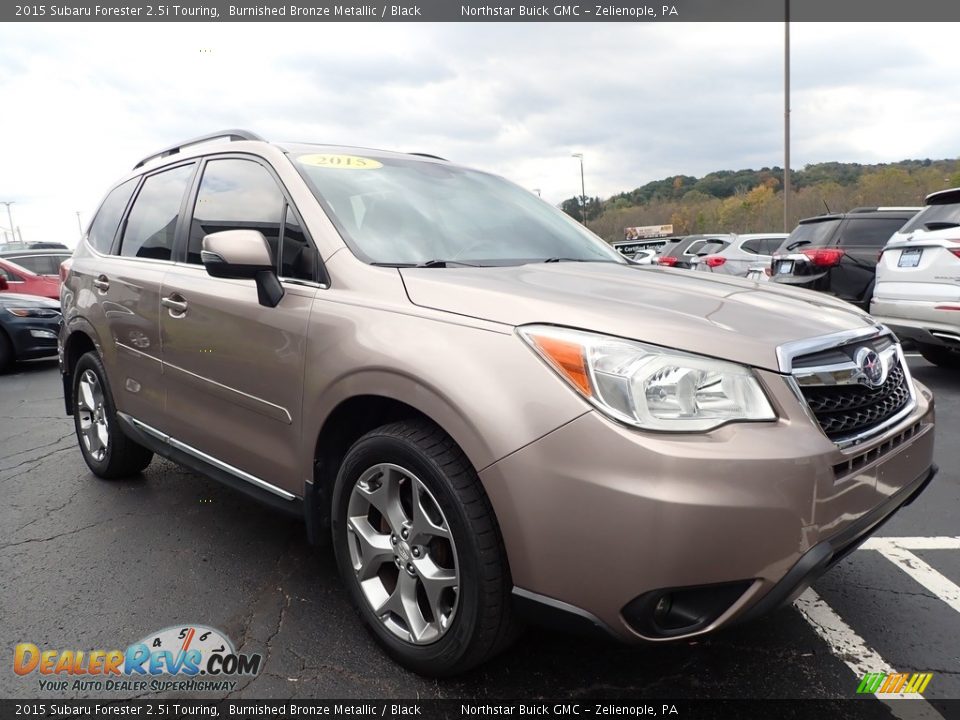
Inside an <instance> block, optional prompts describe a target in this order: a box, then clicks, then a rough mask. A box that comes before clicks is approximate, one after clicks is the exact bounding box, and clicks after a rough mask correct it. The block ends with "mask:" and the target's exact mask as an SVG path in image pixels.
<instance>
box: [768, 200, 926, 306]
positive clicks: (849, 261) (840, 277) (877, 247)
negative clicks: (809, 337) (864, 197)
mask: <svg viewBox="0 0 960 720" xmlns="http://www.w3.org/2000/svg"><path fill="white" fill-rule="evenodd" d="M919 210H920V208H918V207H907V208H904V207H899V208H889V207H871V208H856V209H854V210H851V211H850V212H846V213H831V214H829V215H819V216H817V217H812V218H807V219H805V220H801V221H800V224H799V225H797V227H796V228H795V229H794V231H793V232H792V233H790V235H789V237H787V239H786V240H785V241H784V242H783V244H782V245H781V246H780V248H778V249H777V250H776V251H775V252H774V258H773V264H772V265H771V272H772V279H773V280H774V281H775V282H778V283H783V284H786V285H792V286H794V287H802V288H807V289H809V290H820V291H822V292H827V293H830V294H831V295H834V296H835V297H838V298H840V299H841V300H846V301H847V302H849V303H852V304H854V305H856V306H857V307H859V308H860V309H861V310H868V309H869V306H870V298H871V297H872V295H873V288H874V278H875V276H876V268H877V259H878V258H879V256H880V251H881V250H882V249H883V246H884V245H885V244H886V242H887V241H888V240H889V239H890V237H891V236H892V235H893V234H894V233H895V232H897V231H898V230H899V229H900V228H902V227H903V226H904V224H906V223H907V222H909V221H910V219H911V218H913V216H914V215H916V214H917V212H919Z"/></svg>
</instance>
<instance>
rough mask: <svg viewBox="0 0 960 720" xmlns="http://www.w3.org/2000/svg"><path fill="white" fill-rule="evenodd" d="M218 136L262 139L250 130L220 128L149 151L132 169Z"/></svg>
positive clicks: (237, 138)
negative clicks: (218, 130)
mask: <svg viewBox="0 0 960 720" xmlns="http://www.w3.org/2000/svg"><path fill="white" fill-rule="evenodd" d="M220 138H226V139H228V140H230V141H231V142H232V141H234V140H260V141H263V138H262V137H260V136H259V135H257V134H256V133H252V132H250V131H249V130H221V131H220V132H215V133H210V134H209V135H201V136H200V137H195V138H192V139H190V140H186V141H184V142H181V143H177V144H176V145H171V146H170V147H167V148H164V149H163V150H160V151H158V152H155V153H151V154H150V155H147V156H146V157H145V158H144V159H143V160H141V161H140V162H138V163H137V164H136V165H134V166H133V169H134V170H136V169H137V168H139V167H143V166H144V165H146V164H147V163H148V162H149V161H150V160H153V159H154V158H165V157H170V156H171V155H176V154H177V153H178V152H180V151H181V150H183V149H184V148H186V147H189V146H191V145H198V144H199V143H202V142H207V141H208V140H219V139H220Z"/></svg>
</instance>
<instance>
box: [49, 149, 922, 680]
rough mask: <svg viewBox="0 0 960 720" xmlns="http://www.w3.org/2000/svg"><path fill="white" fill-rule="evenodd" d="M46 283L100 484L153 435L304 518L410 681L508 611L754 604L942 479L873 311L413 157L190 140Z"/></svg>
mask: <svg viewBox="0 0 960 720" xmlns="http://www.w3.org/2000/svg"><path fill="white" fill-rule="evenodd" d="M62 274H63V276H64V283H63V289H62V305H63V315H64V323H63V330H62V335H61V339H60V361H61V369H62V373H63V385H64V394H65V401H66V410H67V412H68V413H69V414H71V415H73V417H74V419H75V422H76V432H77V438H78V440H79V446H80V451H81V452H82V453H83V457H84V459H85V460H86V462H87V464H88V465H89V467H90V469H91V470H92V471H93V473H94V474H95V475H97V476H99V477H102V478H122V477H125V476H130V475H133V474H135V473H138V472H140V471H141V470H143V469H144V468H145V467H146V466H147V464H148V463H149V462H150V459H151V457H152V456H153V454H159V455H162V456H164V457H167V458H170V459H172V460H174V461H176V462H178V463H182V464H183V465H185V466H188V467H190V468H192V469H194V470H196V471H198V472H200V473H203V474H205V475H208V476H211V477H214V478H216V479H218V480H221V481H223V482H225V483H227V484H229V485H231V486H233V487H235V488H237V489H239V490H241V491H244V492H246V493H249V494H250V495H253V496H255V497H257V498H259V499H261V500H263V501H265V502H267V503H269V504H270V505H273V506H274V507H278V508H282V509H284V510H286V511H288V512H290V513H291V514H293V515H296V516H300V517H302V518H303V519H304V520H305V522H306V529H307V535H308V537H309V539H310V540H311V541H313V542H317V543H320V542H327V541H330V542H332V545H333V549H334V552H335V554H336V558H337V562H338V565H339V568H340V572H341V574H342V576H343V581H344V582H345V583H346V586H347V588H348V589H349V593H350V596H351V598H352V600H353V601H354V603H355V604H356V606H357V609H358V612H359V614H360V616H361V617H362V618H363V620H364V621H365V623H366V624H367V625H368V626H369V627H370V629H371V631H372V633H373V634H374V636H375V637H376V639H377V640H378V641H379V642H380V643H381V644H382V646H383V647H384V648H385V649H386V650H387V652H388V653H390V655H392V656H393V657H394V658H396V659H397V660H398V661H399V662H401V663H403V664H404V665H406V666H407V667H409V668H412V669H413V670H415V671H417V672H421V673H425V674H433V675H450V674H453V673H458V672H462V671H463V670H465V669H467V668H470V667H472V666H474V665H476V664H478V663H480V662H482V661H484V660H485V659H487V658H489V657H491V656H492V655H493V654H494V653H496V652H497V651H498V650H500V649H501V648H503V647H504V646H505V645H506V644H507V643H508V642H509V640H510V639H511V638H512V637H513V635H514V632H515V628H516V627H517V626H518V620H521V619H522V618H523V617H524V616H526V617H533V618H535V619H537V620H538V621H540V622H547V623H550V624H552V625H555V626H559V627H564V628H569V629H571V630H581V631H587V632H594V631H598V632H601V633H606V634H608V635H612V636H614V637H616V638H619V639H622V640H626V641H648V642H651V641H652V642H659V641H666V640H671V639H681V638H690V637H692V636H696V635H700V634H703V633H707V632H711V631H714V630H716V629H718V628H721V627H724V626H728V625H730V624H731V623H733V622H737V621H740V620H743V619H747V618H750V617H754V616H756V615H759V614H761V613H763V612H765V611H768V610H771V609H773V608H775V607H777V606H779V605H781V604H783V603H785V602H789V601H790V600H792V599H793V598H795V597H796V596H797V594H799V593H800V592H801V591H802V590H803V589H804V588H805V587H807V586H808V585H809V584H810V583H811V582H812V581H813V580H814V579H815V578H817V577H818V576H819V575H820V574H821V573H823V572H824V571H826V569H827V568H829V567H830V566H831V565H832V564H834V563H835V562H837V560H838V559H839V558H841V557H843V556H844V555H845V554H847V553H849V552H850V551H851V550H853V549H854V548H856V547H857V546H858V545H859V544H860V543H861V542H862V541H863V540H864V539H865V538H866V537H867V536H868V535H869V534H871V533H872V532H874V531H875V530H876V529H877V528H878V527H879V526H880V525H881V524H882V523H883V522H884V521H885V520H887V519H888V518H889V517H890V516H891V515H892V514H893V513H894V512H895V511H896V510H897V509H899V508H900V507H901V506H903V505H905V504H907V503H909V502H910V501H912V500H913V499H914V498H915V497H916V496H917V494H918V493H920V492H921V491H922V490H923V488H924V487H925V485H926V484H927V483H928V482H929V481H930V479H931V478H932V477H933V475H934V473H935V470H936V469H935V467H934V466H933V464H932V453H933V435H934V433H933V429H934V428H933V422H934V411H933V398H932V397H931V394H930V392H929V391H928V390H927V389H926V388H924V387H923V386H922V385H920V384H919V383H917V382H915V381H914V380H913V379H912V378H911V376H910V371H909V369H908V368H907V365H906V362H905V361H904V357H903V353H902V351H901V348H900V345H899V343H898V342H897V339H896V337H894V336H893V335H892V334H891V333H890V332H889V331H888V330H887V329H886V328H885V327H883V326H882V325H879V324H877V323H876V322H875V321H874V320H872V319H871V318H870V317H869V316H868V315H866V314H864V313H863V312H861V311H859V310H857V309H856V308H855V307H853V306H851V305H847V304H845V303H843V302H841V301H838V300H835V299H832V298H830V297H827V296H824V295H823V294H820V293H813V292H808V291H803V290H792V289H789V288H784V287H779V286H775V285H772V284H770V283H762V284H756V283H753V282H750V281H747V280H743V279H738V278H733V277H726V276H723V277H720V276H709V275H703V274H699V273H689V272H684V271H676V270H672V269H669V268H658V267H652V266H638V265H632V264H630V263H629V262H628V261H626V260H625V259H624V258H622V257H621V256H620V255H619V254H618V253H617V252H616V251H614V250H612V249H611V248H610V247H609V246H608V245H607V244H606V243H604V242H603V241H601V240H600V239H599V238H597V237H596V236H594V235H592V234H591V233H590V232H588V231H587V230H585V229H584V228H583V227H581V226H580V225H579V224H577V223H576V222H574V221H573V220H571V219H570V218H568V217H567V216H566V215H564V214H563V213H561V212H560V211H559V210H557V209H555V208H554V207H551V206H550V205H548V204H547V203H545V202H543V201H541V200H539V199H538V198H537V197H536V196H534V195H532V194H531V193H529V192H527V191H526V190H524V189H522V188H520V187H517V186H516V185H513V184H511V183H509V182H507V181H506V180H503V179H501V178H499V177H496V176H494V175H491V174H489V173H485V172H480V171H476V170H471V169H468V168H465V167H461V166H458V165H456V164H453V163H451V162H447V161H445V160H443V159H441V158H437V157H432V156H429V155H420V154H403V153H393V152H382V151H377V150H367V149H358V148H343V147H331V146H323V145H305V144H272V143H268V142H266V141H263V140H261V139H260V138H258V137H257V136H255V135H252V134H250V133H247V132H245V131H227V132H224V133H217V134H216V135H214V136H208V137H204V138H198V139H196V140H193V141H189V142H187V143H181V144H180V145H177V146H174V147H170V148H167V149H165V150H163V151H161V152H159V153H156V154H154V155H152V156H150V157H148V158H146V159H144V160H142V161H141V162H139V163H137V165H136V167H135V168H134V169H133V172H131V173H130V174H129V175H128V176H127V177H125V178H124V179H122V180H121V181H120V182H119V183H118V184H117V185H116V186H115V187H114V188H113V189H112V190H110V192H109V193H108V194H107V196H106V198H105V199H104V201H103V203H102V205H101V206H100V208H99V210H98V212H97V213H96V216H95V217H94V220H93V222H92V223H91V225H90V227H89V230H88V232H87V234H86V237H85V238H84V240H83V242H82V243H81V245H80V247H79V248H78V249H77V251H76V254H75V255H74V257H73V259H72V261H70V262H68V263H67V264H65V266H64V268H63V273H62Z"/></svg>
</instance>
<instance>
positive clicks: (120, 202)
mask: <svg viewBox="0 0 960 720" xmlns="http://www.w3.org/2000/svg"><path fill="white" fill-rule="evenodd" d="M139 181H140V178H133V179H132V180H127V181H126V182H125V183H123V185H119V186H118V187H115V188H114V189H113V190H111V191H110V194H109V195H107V198H106V200H104V201H103V205H101V206H100V210H98V211H97V217H96V218H95V219H94V221H93V224H92V225H91V226H90V233H89V234H88V235H87V242H89V243H90V244H91V245H93V247H94V249H96V250H97V252H101V253H104V254H107V253H109V252H110V248H111V247H112V246H113V238H114V236H115V235H116V234H117V228H118V227H119V226H120V218H121V217H122V216H123V211H124V210H126V209H127V202H128V201H129V200H130V196H131V195H133V191H134V190H136V189H137V183H138V182H139Z"/></svg>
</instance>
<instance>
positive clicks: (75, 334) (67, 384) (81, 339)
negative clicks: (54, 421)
mask: <svg viewBox="0 0 960 720" xmlns="http://www.w3.org/2000/svg"><path fill="white" fill-rule="evenodd" d="M95 338H96V334H95V333H94V332H93V328H90V327H87V326H86V325H85V323H76V327H74V328H72V329H71V330H70V332H69V334H68V335H67V336H66V339H65V340H64V341H63V349H62V351H61V357H60V377H61V379H62V381H63V403H64V409H65V410H66V413H67V415H73V369H74V368H75V367H76V366H77V361H79V360H80V358H81V357H83V355H84V354H85V353H88V352H90V351H91V350H93V351H94V352H96V353H98V354H99V355H100V356H101V357H102V356H103V353H102V352H101V350H100V344H99V343H98V342H97V341H96V340H95Z"/></svg>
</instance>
